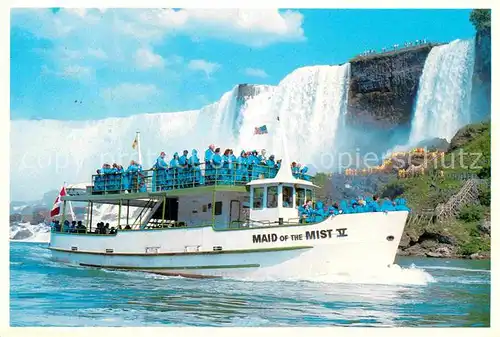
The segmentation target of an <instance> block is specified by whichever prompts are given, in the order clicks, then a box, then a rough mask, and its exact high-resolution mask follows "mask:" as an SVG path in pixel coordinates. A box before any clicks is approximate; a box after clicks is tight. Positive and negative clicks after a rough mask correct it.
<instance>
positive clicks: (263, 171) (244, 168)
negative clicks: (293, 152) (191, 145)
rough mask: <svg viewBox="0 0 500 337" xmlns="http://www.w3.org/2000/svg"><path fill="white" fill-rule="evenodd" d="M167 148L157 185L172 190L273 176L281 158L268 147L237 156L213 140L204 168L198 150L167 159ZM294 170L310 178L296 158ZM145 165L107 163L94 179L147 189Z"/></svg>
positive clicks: (103, 186)
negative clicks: (276, 156)
mask: <svg viewBox="0 0 500 337" xmlns="http://www.w3.org/2000/svg"><path fill="white" fill-rule="evenodd" d="M165 158H166V154H165V152H161V153H160V156H159V157H158V158H157V159H156V162H155V163H154V165H153V167H152V169H153V170H154V172H153V177H152V178H153V189H154V190H155V191H157V190H168V189H173V188H183V187H191V186H198V185H213V184H215V183H217V184H234V183H235V182H240V183H245V182H249V181H251V180H254V179H258V178H273V177H274V176H276V173H277V172H278V170H279V168H280V166H281V160H276V159H275V156H274V155H270V156H269V157H267V156H266V150H265V149H263V150H261V151H260V152H258V151H257V150H253V151H241V152H240V155H239V156H238V157H236V155H235V154H234V152H233V150H232V149H226V150H225V151H224V152H223V153H222V152H221V149H220V148H216V147H215V146H214V145H213V144H212V145H210V146H209V147H208V149H207V150H206V151H205V155H204V163H205V168H204V170H202V169H201V161H200V158H199V156H198V151H197V150H192V151H191V155H189V151H188V150H184V151H183V152H182V155H181V156H179V154H178V153H177V152H175V153H174V154H173V156H172V159H171V160H170V161H169V162H168V163H167V159H165ZM291 170H292V174H293V175H294V176H295V177H296V178H300V179H304V180H310V177H309V176H308V175H307V174H306V173H307V171H308V168H307V166H301V164H299V163H296V162H293V163H292V164H291ZM142 172H143V169H142V166H141V165H140V164H139V163H137V162H136V161H134V160H132V161H131V162H130V166H129V167H128V168H127V169H126V170H124V169H123V167H122V166H121V165H118V164H113V165H112V166H111V165H109V164H104V165H103V166H102V168H101V169H99V170H97V174H98V175H97V176H96V177H95V181H94V191H104V190H107V191H113V190H127V191H129V192H131V191H132V190H134V191H138V192H146V190H147V187H146V182H145V178H146V177H145V175H144V174H143V173H142Z"/></svg>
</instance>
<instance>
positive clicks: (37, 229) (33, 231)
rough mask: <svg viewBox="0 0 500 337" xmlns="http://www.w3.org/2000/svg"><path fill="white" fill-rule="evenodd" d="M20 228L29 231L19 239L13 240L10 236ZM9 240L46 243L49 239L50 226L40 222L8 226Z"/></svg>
mask: <svg viewBox="0 0 500 337" xmlns="http://www.w3.org/2000/svg"><path fill="white" fill-rule="evenodd" d="M21 230H27V231H29V236H28V237H26V238H25V239H21V240H13V239H12V238H13V237H14V236H15V235H16V234H17V233H18V232H19V231H21ZM9 238H11V239H10V241H12V242H32V243H48V242H49V241H50V226H48V225H46V224H44V223H40V224H38V225H32V224H30V223H29V222H27V223H18V224H17V225H14V226H11V227H10V236H9Z"/></svg>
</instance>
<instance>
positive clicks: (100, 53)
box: [87, 48, 108, 60]
mask: <svg viewBox="0 0 500 337" xmlns="http://www.w3.org/2000/svg"><path fill="white" fill-rule="evenodd" d="M87 52H88V54H89V55H90V56H93V57H95V58H98V59H102V60H103V59H107V58H108V55H107V54H106V53H105V52H104V50H102V49H101V48H97V49H94V48H89V49H88V51H87Z"/></svg>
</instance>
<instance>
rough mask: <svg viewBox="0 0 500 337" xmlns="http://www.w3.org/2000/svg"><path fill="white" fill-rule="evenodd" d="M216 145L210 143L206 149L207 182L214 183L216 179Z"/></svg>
mask: <svg viewBox="0 0 500 337" xmlns="http://www.w3.org/2000/svg"><path fill="white" fill-rule="evenodd" d="M214 149H215V146H214V145H213V144H210V146H209V147H208V149H207V150H206V151H205V181H206V183H207V184H212V181H213V179H214V173H215V171H214V168H213V157H214V154H215V152H214Z"/></svg>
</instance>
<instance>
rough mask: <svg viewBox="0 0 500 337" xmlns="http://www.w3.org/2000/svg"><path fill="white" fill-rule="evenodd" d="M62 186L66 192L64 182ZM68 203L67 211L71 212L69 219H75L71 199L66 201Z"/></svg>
mask: <svg viewBox="0 0 500 337" xmlns="http://www.w3.org/2000/svg"><path fill="white" fill-rule="evenodd" d="M63 187H64V190H65V191H66V192H67V189H66V182H64V184H63ZM68 203H69V212H70V213H71V221H75V220H76V219H75V212H73V204H72V203H71V201H68Z"/></svg>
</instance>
